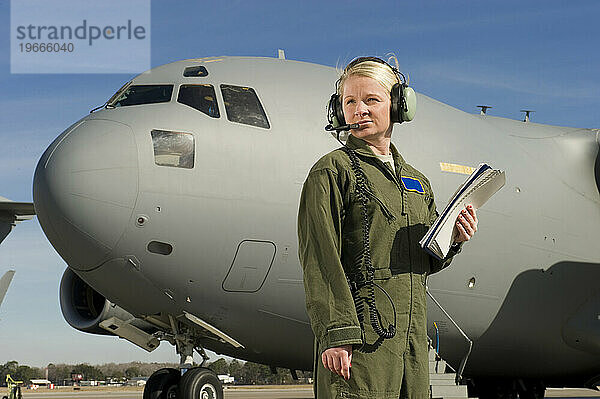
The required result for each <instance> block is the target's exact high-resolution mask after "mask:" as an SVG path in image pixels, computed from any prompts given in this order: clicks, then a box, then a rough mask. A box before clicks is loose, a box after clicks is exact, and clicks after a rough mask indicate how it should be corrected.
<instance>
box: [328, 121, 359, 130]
mask: <svg viewBox="0 0 600 399" xmlns="http://www.w3.org/2000/svg"><path fill="white" fill-rule="evenodd" d="M359 127H360V125H359V124H358V123H351V124H350V125H342V126H338V127H333V125H332V124H329V125H327V126H325V130H327V131H328V132H332V131H334V130H335V131H336V132H341V131H343V130H351V129H358V128H359Z"/></svg>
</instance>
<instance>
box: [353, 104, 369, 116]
mask: <svg viewBox="0 0 600 399" xmlns="http://www.w3.org/2000/svg"><path fill="white" fill-rule="evenodd" d="M368 112H369V109H368V107H367V104H365V103H364V102H362V101H359V102H358V103H357V104H356V110H355V112H354V113H355V114H356V115H364V114H366V113H368Z"/></svg>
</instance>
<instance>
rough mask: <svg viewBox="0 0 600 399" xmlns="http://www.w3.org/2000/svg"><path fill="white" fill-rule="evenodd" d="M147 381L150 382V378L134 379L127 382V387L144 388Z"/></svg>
mask: <svg viewBox="0 0 600 399" xmlns="http://www.w3.org/2000/svg"><path fill="white" fill-rule="evenodd" d="M146 381H148V377H133V378H129V379H128V380H127V383H126V385H128V386H134V387H143V386H145V385H146Z"/></svg>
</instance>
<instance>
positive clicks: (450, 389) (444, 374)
mask: <svg viewBox="0 0 600 399" xmlns="http://www.w3.org/2000/svg"><path fill="white" fill-rule="evenodd" d="M429 391H430V393H431V398H432V399H467V398H468V397H469V396H468V394H467V386H466V385H465V384H457V378H456V371H455V370H453V369H452V366H450V365H449V364H447V363H446V361H445V360H443V359H442V358H441V357H440V356H439V355H438V354H437V353H436V352H435V349H434V348H433V347H432V346H431V345H430V346H429Z"/></svg>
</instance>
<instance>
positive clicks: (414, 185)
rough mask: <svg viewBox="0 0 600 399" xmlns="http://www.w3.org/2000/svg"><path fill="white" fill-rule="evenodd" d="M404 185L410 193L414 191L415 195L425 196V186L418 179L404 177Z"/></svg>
mask: <svg viewBox="0 0 600 399" xmlns="http://www.w3.org/2000/svg"><path fill="white" fill-rule="evenodd" d="M401 179H402V184H403V185H404V188H405V189H407V190H408V191H414V192H415V193H419V194H425V190H424V189H423V184H421V182H420V181H419V180H418V179H415V178H412V177H408V176H402V177H401Z"/></svg>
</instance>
